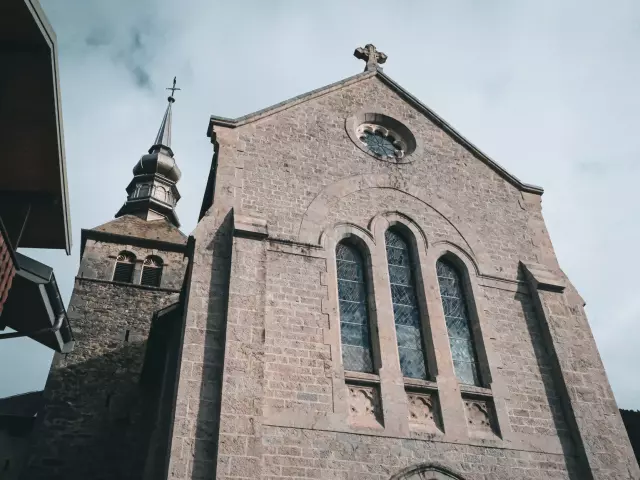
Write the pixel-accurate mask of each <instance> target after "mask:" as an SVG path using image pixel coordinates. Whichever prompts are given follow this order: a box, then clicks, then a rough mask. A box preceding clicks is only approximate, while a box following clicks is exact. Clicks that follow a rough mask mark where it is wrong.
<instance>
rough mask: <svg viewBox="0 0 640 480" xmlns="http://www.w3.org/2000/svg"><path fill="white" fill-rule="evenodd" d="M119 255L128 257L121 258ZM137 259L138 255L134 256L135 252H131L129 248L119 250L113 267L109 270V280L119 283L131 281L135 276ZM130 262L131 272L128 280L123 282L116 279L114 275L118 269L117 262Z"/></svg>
mask: <svg viewBox="0 0 640 480" xmlns="http://www.w3.org/2000/svg"><path fill="white" fill-rule="evenodd" d="M121 257H129V258H128V259H125V258H122V259H121ZM137 261H138V257H137V256H136V254H135V253H133V252H131V251H130V250H126V249H125V250H121V251H120V252H119V253H118V254H117V255H116V258H115V262H114V263H113V269H112V270H111V278H110V280H111V281H112V282H120V283H133V280H134V278H135V268H136V262H137ZM125 263H126V264H130V265H131V272H130V274H129V280H128V281H126V282H124V281H122V280H116V279H115V276H116V271H117V269H118V264H125Z"/></svg>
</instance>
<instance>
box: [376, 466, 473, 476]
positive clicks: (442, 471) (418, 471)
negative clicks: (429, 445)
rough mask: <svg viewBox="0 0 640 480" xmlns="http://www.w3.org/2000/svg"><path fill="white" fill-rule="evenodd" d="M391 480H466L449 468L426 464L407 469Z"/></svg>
mask: <svg viewBox="0 0 640 480" xmlns="http://www.w3.org/2000/svg"><path fill="white" fill-rule="evenodd" d="M389 480H464V478H463V477H461V476H460V475H457V474H455V473H453V471H452V470H450V469H449V468H448V467H445V466H442V465H439V464H436V463H425V464H420V465H414V466H412V467H409V468H405V469H404V470H402V471H401V472H398V473H396V474H395V475H394V476H393V477H391V478H390V479H389Z"/></svg>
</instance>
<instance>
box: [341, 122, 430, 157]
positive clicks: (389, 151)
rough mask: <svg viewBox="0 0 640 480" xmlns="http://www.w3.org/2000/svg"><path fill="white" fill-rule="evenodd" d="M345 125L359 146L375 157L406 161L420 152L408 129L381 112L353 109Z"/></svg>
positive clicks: (418, 143) (419, 146)
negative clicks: (354, 111)
mask: <svg viewBox="0 0 640 480" xmlns="http://www.w3.org/2000/svg"><path fill="white" fill-rule="evenodd" d="M345 128H346V130H347V134H348V135H349V138H351V140H352V141H353V143H355V144H356V146H357V147H358V148H359V149H360V150H362V151H363V152H366V153H368V154H369V155H371V156H372V157H375V158H377V159H379V160H384V161H387V162H392V163H408V162H411V161H412V160H414V159H415V158H416V157H418V156H419V155H420V154H421V153H422V144H421V143H420V142H419V141H418V140H417V139H416V137H415V136H414V135H413V133H412V132H411V130H410V129H409V128H408V127H407V126H406V125H405V124H403V123H402V122H400V121H398V120H396V119H395V118H393V117H390V116H388V115H385V114H383V113H367V112H361V113H357V114H355V115H352V116H351V117H349V118H347V119H346V120H345ZM408 157H411V158H408Z"/></svg>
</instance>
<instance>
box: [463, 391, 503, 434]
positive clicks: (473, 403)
mask: <svg viewBox="0 0 640 480" xmlns="http://www.w3.org/2000/svg"><path fill="white" fill-rule="evenodd" d="M463 401H464V413H465V416H466V419H467V429H468V430H469V435H470V436H472V437H483V438H495V437H497V433H496V430H497V428H496V421H495V412H494V411H493V402H492V401H490V400H485V399H479V398H464V399H463Z"/></svg>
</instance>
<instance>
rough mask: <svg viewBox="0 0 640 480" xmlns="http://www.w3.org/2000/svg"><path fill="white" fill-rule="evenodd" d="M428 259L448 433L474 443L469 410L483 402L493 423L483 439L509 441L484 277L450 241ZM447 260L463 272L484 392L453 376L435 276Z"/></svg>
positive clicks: (437, 247) (439, 245)
mask: <svg viewBox="0 0 640 480" xmlns="http://www.w3.org/2000/svg"><path fill="white" fill-rule="evenodd" d="M427 257H428V263H429V271H428V272H427V275H426V277H427V278H426V280H425V281H426V283H427V285H428V286H429V288H428V289H427V292H428V295H429V298H428V300H427V301H428V306H429V312H430V317H431V322H432V328H433V330H434V333H435V334H436V336H435V337H434V342H436V341H437V342H438V345H436V348H437V350H438V353H439V355H438V358H439V360H440V362H439V365H438V367H439V369H440V371H441V376H442V378H441V379H440V378H439V379H438V387H439V388H438V390H439V395H440V396H443V397H445V398H444V399H443V400H442V403H443V407H442V415H443V423H444V426H445V428H449V430H450V433H451V436H453V437H457V438H460V439H463V438H470V437H474V436H475V435H474V433H473V432H471V431H470V430H469V426H468V422H467V412H466V404H467V403H468V402H469V401H471V402H474V401H481V402H484V403H486V405H487V408H489V410H490V412H489V414H488V417H489V418H490V420H491V428H490V430H491V431H492V434H491V435H486V434H483V435H482V436H481V437H482V438H483V440H484V441H499V440H501V439H506V437H507V436H509V435H510V431H509V430H508V425H509V419H508V415H507V410H506V405H505V402H504V397H505V396H506V392H505V391H504V386H503V385H502V382H501V381H497V382H496V381H494V380H495V378H494V375H493V372H494V369H495V368H497V367H498V366H499V362H498V358H497V356H496V355H495V353H494V352H493V349H492V347H491V344H490V342H489V339H490V338H491V337H492V334H491V332H490V325H489V323H488V320H487V319H486V318H485V314H484V308H483V304H482V302H483V298H484V297H483V295H482V293H481V289H480V284H479V277H480V271H479V269H478V265H477V262H476V260H475V259H474V258H473V257H472V256H471V255H470V254H469V253H468V252H467V251H466V250H464V249H463V248H461V247H459V246H458V245H455V244H453V243H450V242H447V241H441V242H436V243H434V244H432V245H430V248H429V250H428V252H427ZM443 257H444V258H446V259H447V260H448V261H450V262H452V263H453V264H454V265H455V266H456V267H457V268H458V272H459V274H460V276H461V277H462V280H463V283H464V292H465V300H466V304H467V309H468V313H469V320H470V323H471V329H472V335H473V341H474V346H475V348H476V355H477V360H478V368H479V372H480V377H481V379H482V386H473V385H465V384H461V383H460V382H459V381H458V379H457V377H456V374H455V371H454V367H453V357H452V354H451V347H450V345H449V336H448V331H447V327H446V320H445V316H444V308H443V305H442V298H441V297H440V288H439V283H438V277H437V271H436V263H437V261H438V260H439V259H441V258H443ZM441 380H442V381H441Z"/></svg>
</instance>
